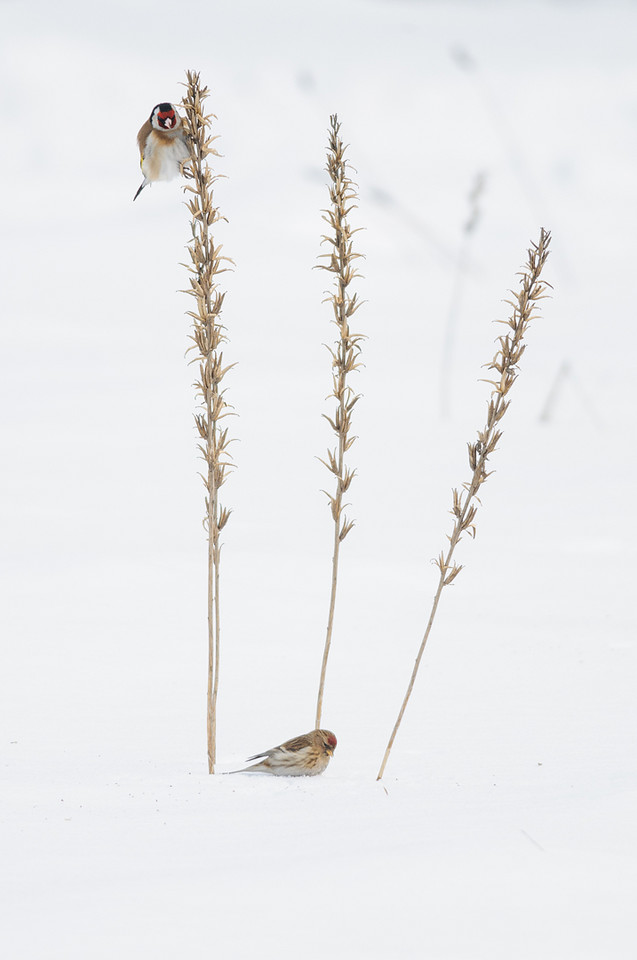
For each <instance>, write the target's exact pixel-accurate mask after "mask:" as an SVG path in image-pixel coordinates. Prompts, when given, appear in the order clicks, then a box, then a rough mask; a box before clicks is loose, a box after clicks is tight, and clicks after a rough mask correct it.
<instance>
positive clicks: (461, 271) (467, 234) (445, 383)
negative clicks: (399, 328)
mask: <svg viewBox="0 0 637 960" xmlns="http://www.w3.org/2000/svg"><path fill="white" fill-rule="evenodd" d="M484 184H485V175H484V173H482V172H479V173H478V174H477V176H476V178H475V181H474V183H473V186H472V188H471V192H470V194H469V216H468V217H467V220H466V222H465V224H464V227H463V228H462V242H461V245H460V255H459V257H458V263H457V266H456V272H455V278H454V283H453V288H452V291H451V301H450V303H449V312H448V314H447V322H446V324H445V332H444V337H443V342H442V360H441V364H440V412H441V415H442V417H443V418H444V419H446V418H447V417H448V416H449V415H450V413H451V397H452V396H453V382H452V378H453V373H452V368H453V348H454V343H455V334H456V327H457V326H458V317H459V316H460V305H461V302H462V289H463V286H464V282H465V279H466V274H467V266H468V263H469V252H470V248H471V241H472V239H473V235H474V232H475V229H476V227H477V225H478V222H479V220H480V214H481V210H480V199H481V197H482V193H483V191H484Z"/></svg>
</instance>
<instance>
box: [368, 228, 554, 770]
mask: <svg viewBox="0 0 637 960" xmlns="http://www.w3.org/2000/svg"><path fill="white" fill-rule="evenodd" d="M550 240H551V236H550V233H548V232H547V231H546V230H544V229H543V230H541V232H540V239H539V241H538V243H537V244H532V245H531V247H530V249H529V251H528V259H527V263H526V266H525V268H524V270H523V271H521V274H520V276H521V281H520V290H519V291H518V292H517V293H515V292H514V291H511V293H512V296H513V300H507V301H506V302H507V303H509V304H510V305H511V307H512V310H513V313H512V314H511V317H510V318H509V319H508V320H501V321H499V322H500V323H504V324H505V325H507V326H508V327H509V332H507V333H506V334H505V335H504V336H501V337H498V338H497V341H496V342H497V344H498V349H497V351H496V354H495V356H494V358H493V360H492V361H491V363H489V364H487V367H488V369H489V370H493V371H495V373H496V375H497V379H494V380H487V381H486V382H487V383H490V384H491V385H492V386H493V390H492V393H491V397H490V400H489V406H488V410H487V422H486V425H485V427H484V429H483V430H480V431H478V439H477V441H476V442H475V443H469V444H467V446H468V448H469V466H470V468H471V470H472V477H471V480H470V481H469V483H464V484H463V485H462V491H463V492H460V491H458V490H454V491H453V505H452V508H451V511H450V512H451V513H452V514H453V516H454V517H455V521H454V525H453V530H452V532H451V536H449V537H448V540H449V546H448V548H447V552H446V554H445V553H444V551H441V553H440V556H439V557H438V558H437V559H436V561H435V563H436V564H437V566H438V568H439V570H440V578H439V581H438V589H437V590H436V593H435V595H434V599H433V603H432V606H431V612H430V614H429V620H428V622H427V627H426V629H425V634H424V636H423V639H422V642H421V644H420V649H419V651H418V656H417V657H416V663H415V665H414V668H413V671H412V674H411V678H410V681H409V686H408V687H407V692H406V694H405V697H404V700H403V702H402V705H401V708H400V711H399V713H398V718H397V720H396V723H395V724H394V729H393V730H392V734H391V737H390V738H389V743H388V744H387V749H386V750H385V755H384V757H383V762H382V763H381V765H380V770H379V771H378V776H377V778H376V779H377V780H380V779H381V778H382V776H383V773H384V771H385V766H386V764H387V760H388V758H389V754H390V752H391V749H392V746H393V744H394V740H395V739H396V734H397V733H398V728H399V727H400V724H401V721H402V718H403V715H404V713H405V709H406V707H407V704H408V702H409V698H410V697H411V693H412V690H413V688H414V683H415V680H416V675H417V673H418V668H419V666H420V661H421V659H422V655H423V653H424V650H425V645H426V643H427V640H428V639H429V634H430V632H431V627H432V625H433V622H434V618H435V616H436V611H437V609H438V603H439V602H440V596H441V594H442V591H443V589H444V587H446V586H448V585H449V584H450V583H453V581H454V580H455V578H456V577H457V576H458V574H459V573H460V571H461V570H462V565H458V564H456V563H455V562H454V561H453V554H454V551H455V549H456V546H457V544H458V543H459V542H460V540H461V539H462V534H463V533H468V534H469V535H470V536H471V537H475V533H476V528H475V523H474V521H475V517H476V513H477V509H478V508H477V505H476V504H477V503H479V502H480V501H479V499H478V491H479V490H480V487H481V486H482V484H483V483H484V482H485V480H486V479H487V477H488V476H489V475H490V473H491V472H492V471H487V460H488V458H489V457H490V456H491V454H492V453H493V452H494V451H495V449H496V447H497V445H498V443H499V441H500V437H501V436H502V432H501V431H500V429H499V428H498V425H499V423H500V421H501V420H502V417H503V416H504V414H505V413H506V411H507V409H508V407H509V403H510V402H511V401H510V400H507V399H506V397H507V395H508V393H509V391H510V389H511V387H512V386H513V384H514V382H515V380H516V379H517V376H518V372H519V371H518V364H519V362H520V360H521V358H522V354H523V353H524V350H525V349H526V347H525V344H524V337H525V334H526V330H527V327H528V325H529V323H530V322H531V320H533V319H534V318H535V315H536V310H537V304H538V301H539V300H542V299H543V298H544V296H545V295H546V294H545V291H546V289H547V287H548V286H549V284H547V283H546V282H544V281H542V280H540V275H541V273H542V269H543V267H544V264H545V263H546V258H547V257H548V253H549V244H550Z"/></svg>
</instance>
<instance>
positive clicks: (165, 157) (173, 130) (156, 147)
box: [133, 103, 190, 200]
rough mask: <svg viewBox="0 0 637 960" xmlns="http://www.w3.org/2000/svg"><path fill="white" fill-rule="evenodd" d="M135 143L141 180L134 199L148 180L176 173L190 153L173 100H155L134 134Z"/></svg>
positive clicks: (172, 177) (172, 176)
mask: <svg viewBox="0 0 637 960" xmlns="http://www.w3.org/2000/svg"><path fill="white" fill-rule="evenodd" d="M137 144H138V146H139V152H140V155H141V160H140V166H141V168H142V173H143V174H144V180H143V182H142V185H141V187H140V188H139V190H138V191H137V193H136V194H135V196H134V197H133V200H137V197H138V196H139V195H140V193H141V192H142V190H143V189H144V187H145V186H146V184H147V183H152V181H154V180H174V178H175V177H178V176H179V174H180V173H181V164H182V162H183V161H184V160H187V159H188V157H189V156H190V154H189V151H188V144H187V143H186V137H185V135H184V125H183V123H182V120H181V117H180V116H179V114H178V113H177V110H176V109H175V107H174V106H173V104H172V103H158V104H157V106H156V107H153V112H152V113H151V115H150V117H149V118H148V120H147V121H146V123H145V124H144V126H143V127H142V128H141V130H140V131H139V133H138V134H137Z"/></svg>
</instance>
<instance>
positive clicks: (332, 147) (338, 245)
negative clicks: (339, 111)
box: [315, 114, 364, 730]
mask: <svg viewBox="0 0 637 960" xmlns="http://www.w3.org/2000/svg"><path fill="white" fill-rule="evenodd" d="M340 126H341V125H340V123H339V122H338V117H337V116H336V114H334V115H333V116H331V117H330V131H329V147H328V153H327V167H326V169H327V172H328V174H329V177H330V181H331V183H330V188H329V190H330V201H331V207H330V208H329V209H328V210H325V211H323V220H325V222H326V223H327V224H328V225H329V227H330V228H331V233H330V234H329V235H325V236H323V238H322V242H323V243H329V244H330V245H331V250H330V252H329V253H324V254H321V256H322V257H323V258H324V259H326V260H327V261H328V262H327V263H326V264H325V263H322V264H319V268H320V269H321V270H328V271H329V272H330V273H333V274H334V275H335V284H334V286H335V289H334V290H333V292H332V293H330V294H329V296H328V297H327V298H326V300H327V302H330V303H331V304H332V309H333V311H334V318H333V321H332V322H333V323H335V324H336V326H337V328H338V332H339V338H338V340H337V341H336V343H335V344H334V346H333V347H328V349H329V351H330V355H331V357H332V393H331V394H330V396H331V397H334V398H335V399H336V412H335V414H334V418H333V419H332V417H328V416H327V415H326V414H323V416H324V417H325V419H326V420H327V422H328V423H329V425H330V426H331V428H332V430H333V431H334V433H335V434H336V438H337V446H336V448H335V449H334V450H328V451H327V460H321V463H323V464H325V466H326V467H327V469H328V470H329V471H330V473H331V474H333V475H334V477H335V479H336V491H335V493H334V494H333V495H332V494H330V493H327V491H325V492H326V495H327V498H328V500H329V503H330V510H331V513H332V519H333V521H334V552H333V555H332V587H331V592H330V605H329V613H328V618H327V633H326V637H325V648H324V650H323V662H322V665H321V678H320V682H319V692H318V701H317V705H316V723H315V726H316V729H317V730H318V729H319V728H320V726H321V713H322V710H323V692H324V689H325V673H326V670H327V660H328V657H329V653H330V646H331V643H332V629H333V626H334V610H335V607H336V588H337V581H338V560H339V551H340V545H341V543H342V542H343V540H344V539H345V537H346V536H347V534H348V533H349V532H350V530H351V529H352V527H353V526H354V522H353V521H352V520H348V519H347V517H346V516H345V513H344V510H345V506H346V504H344V503H343V496H344V494H345V493H346V492H347V490H348V489H349V486H350V484H351V482H352V480H353V479H354V476H355V473H356V471H355V470H350V469H348V467H347V466H346V465H345V454H346V452H347V451H348V450H349V449H350V447H351V446H352V444H353V443H354V441H355V440H356V437H354V436H351V435H350V427H351V418H352V410H353V408H354V406H355V404H356V402H357V401H358V400H359V399H360V397H359V396H358V395H357V394H355V393H354V392H353V390H352V388H351V387H350V386H349V385H348V383H347V375H348V374H349V373H351V372H352V371H354V370H357V369H358V367H359V366H360V363H359V362H358V358H359V355H360V351H361V346H360V344H361V341H362V340H363V339H364V337H363V336H362V335H361V334H358V333H352V332H351V330H350V328H349V320H350V317H352V316H353V314H354V313H355V312H356V310H357V309H358V307H359V306H360V304H359V302H358V301H357V297H356V294H355V293H354V294H352V295H350V294H349V292H348V287H349V285H350V283H351V282H352V280H353V279H354V278H355V277H357V276H360V274H359V273H358V271H357V270H356V269H355V268H354V267H353V266H352V263H353V261H354V260H355V259H356V258H357V257H361V256H362V254H360V253H354V251H353V248H352V236H353V234H354V233H356V232H357V230H358V229H360V227H359V228H357V230H352V229H351V227H350V225H349V222H348V219H347V217H348V215H349V213H350V211H351V210H353V209H355V206H356V205H355V203H354V202H353V201H354V200H356V199H357V196H356V189H355V185H354V183H353V182H352V180H350V178H349V176H348V173H347V171H348V167H349V164H348V162H347V161H346V160H345V151H346V149H347V148H346V147H345V146H344V145H343V141H342V140H341V138H340V136H339V131H340Z"/></svg>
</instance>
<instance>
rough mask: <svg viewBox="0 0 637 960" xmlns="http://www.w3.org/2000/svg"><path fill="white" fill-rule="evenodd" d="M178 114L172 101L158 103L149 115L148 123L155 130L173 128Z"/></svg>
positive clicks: (177, 119) (177, 120)
mask: <svg viewBox="0 0 637 960" xmlns="http://www.w3.org/2000/svg"><path fill="white" fill-rule="evenodd" d="M178 123H179V116H178V114H177V112H176V110H175V108H174V107H173V105H172V103H158V104H157V106H156V107H153V112H152V113H151V115H150V125H151V127H154V129H155V130H174V129H175V127H176V126H177V124H178Z"/></svg>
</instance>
